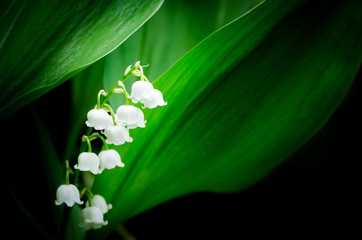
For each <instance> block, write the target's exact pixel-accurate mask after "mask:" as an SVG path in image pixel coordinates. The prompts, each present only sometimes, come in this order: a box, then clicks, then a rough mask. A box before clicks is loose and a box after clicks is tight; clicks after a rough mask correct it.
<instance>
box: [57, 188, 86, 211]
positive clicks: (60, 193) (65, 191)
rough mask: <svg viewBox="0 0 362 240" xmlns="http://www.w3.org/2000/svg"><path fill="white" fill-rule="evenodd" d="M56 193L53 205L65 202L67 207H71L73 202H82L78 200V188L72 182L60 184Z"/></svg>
mask: <svg viewBox="0 0 362 240" xmlns="http://www.w3.org/2000/svg"><path fill="white" fill-rule="evenodd" d="M56 195H57V199H56V200H55V205H60V204H62V203H65V204H67V206H68V207H72V206H73V205H74V203H78V204H83V201H81V200H80V196H79V190H78V188H77V187H76V186H74V185H73V184H68V185H66V184H63V185H60V186H59V187H58V189H57V194H56Z"/></svg>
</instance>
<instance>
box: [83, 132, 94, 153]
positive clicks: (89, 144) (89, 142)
mask: <svg viewBox="0 0 362 240" xmlns="http://www.w3.org/2000/svg"><path fill="white" fill-rule="evenodd" d="M82 141H83V142H85V141H86V142H87V145H88V152H92V144H91V140H90V139H89V137H88V136H86V135H84V136H83V137H82Z"/></svg>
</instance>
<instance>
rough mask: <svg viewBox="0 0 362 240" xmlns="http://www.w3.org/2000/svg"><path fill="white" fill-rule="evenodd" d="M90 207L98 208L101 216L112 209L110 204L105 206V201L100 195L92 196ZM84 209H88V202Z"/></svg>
mask: <svg viewBox="0 0 362 240" xmlns="http://www.w3.org/2000/svg"><path fill="white" fill-rule="evenodd" d="M92 206H93V207H98V208H99V209H100V210H101V211H102V213H103V214H105V213H107V212H108V211H109V210H110V209H112V204H107V202H106V200H105V199H104V197H102V196H101V195H94V196H93V198H92ZM86 207H89V201H87V202H86Z"/></svg>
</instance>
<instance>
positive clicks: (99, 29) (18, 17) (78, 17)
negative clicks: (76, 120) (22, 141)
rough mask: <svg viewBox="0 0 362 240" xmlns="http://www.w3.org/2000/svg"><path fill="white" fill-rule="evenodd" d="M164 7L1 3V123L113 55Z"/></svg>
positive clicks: (120, 1) (124, 2) (145, 1)
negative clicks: (117, 48) (110, 54)
mask: <svg viewBox="0 0 362 240" xmlns="http://www.w3.org/2000/svg"><path fill="white" fill-rule="evenodd" d="M161 4H162V0H156V1H151V0H112V1H96V0H88V1H75V0H73V1H44V0H42V1H36V2H33V1H11V2H10V1H8V2H6V3H2V7H1V12H2V15H1V18H0V24H1V27H0V54H1V59H0V74H1V80H0V91H1V95H0V116H1V119H3V118H5V117H6V116H8V115H9V114H11V113H13V112H14V111H16V110H17V109H19V108H20V107H22V106H24V105H26V104H28V103H29V102H31V101H33V100H34V99H36V98H37V97H39V96H41V95H42V94H44V93H45V92H47V91H49V90H51V89H52V88H54V87H56V86H58V85H59V84H61V83H62V82H64V81H66V80H68V79H69V78H70V77H71V76H73V75H75V74H76V73H77V72H79V71H81V70H82V69H84V68H85V67H87V66H88V65H90V64H91V63H93V62H95V61H97V60H98V59H100V58H102V57H103V56H105V55H106V54H108V53H109V52H111V51H112V50H113V49H115V48H116V47H117V46H118V45H120V44H121V43H122V42H123V41H124V40H125V39H126V38H127V37H128V36H130V35H131V34H132V33H133V32H134V31H135V30H137V29H138V28H139V27H140V26H141V25H142V24H143V23H144V22H146V21H147V20H148V19H149V18H150V17H151V16H152V15H153V14H154V13H155V11H157V10H158V8H159V7H160V5H161Z"/></svg>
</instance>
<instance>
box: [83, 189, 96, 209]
mask: <svg viewBox="0 0 362 240" xmlns="http://www.w3.org/2000/svg"><path fill="white" fill-rule="evenodd" d="M85 195H87V198H88V201H89V206H92V199H93V197H94V195H93V193H92V191H91V190H90V189H89V188H86V191H85Z"/></svg>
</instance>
